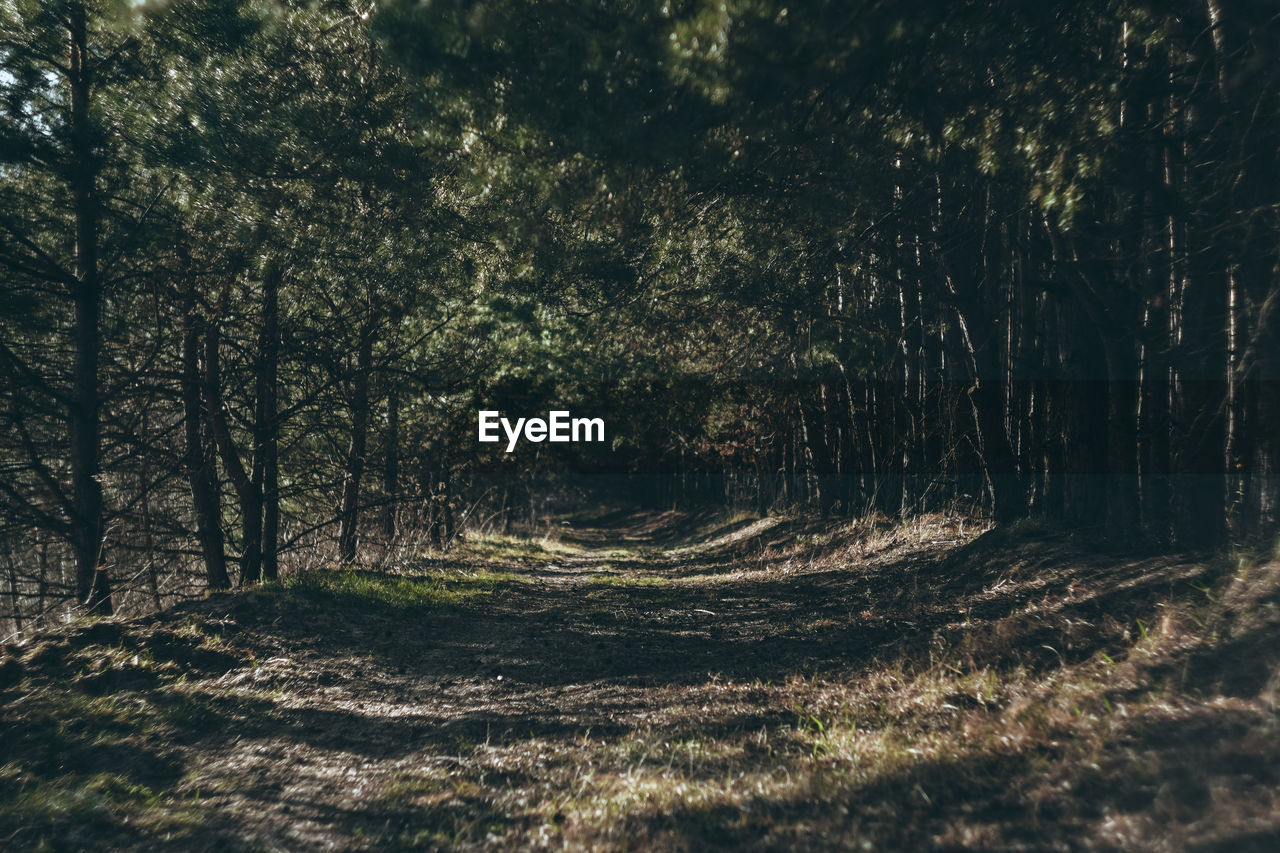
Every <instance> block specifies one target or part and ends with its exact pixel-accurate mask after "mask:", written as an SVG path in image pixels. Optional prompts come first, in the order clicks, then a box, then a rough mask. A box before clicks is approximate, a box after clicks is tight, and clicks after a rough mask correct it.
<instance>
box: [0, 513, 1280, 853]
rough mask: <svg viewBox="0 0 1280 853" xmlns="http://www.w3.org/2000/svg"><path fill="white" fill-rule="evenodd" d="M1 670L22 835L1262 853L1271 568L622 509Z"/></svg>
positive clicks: (3, 799) (0, 833)
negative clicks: (1249, 852) (607, 523)
mask: <svg viewBox="0 0 1280 853" xmlns="http://www.w3.org/2000/svg"><path fill="white" fill-rule="evenodd" d="M611 523H613V524H614V525H615V526H613V527H610V528H601V527H596V528H582V527H578V528H569V529H567V530H566V531H565V533H564V534H563V537H562V539H561V540H559V541H558V542H557V543H552V544H551V545H548V544H546V543H545V542H540V541H536V540H535V541H532V542H526V541H524V540H519V539H515V538H510V537H492V538H486V539H484V540H481V541H479V542H474V543H466V544H465V545H464V546H462V547H460V548H456V549H454V550H453V551H452V552H450V553H449V554H447V555H437V554H431V555H428V557H427V558H425V559H421V560H419V561H418V562H416V563H415V562H413V561H411V560H408V559H405V560H401V561H399V562H398V564H397V565H398V566H399V568H398V570H397V572H395V573H385V572H375V571H369V570H363V569H361V570H357V569H346V568H330V569H324V570H317V571H314V572H311V573H308V574H305V575H301V576H297V577H294V578H291V579H287V580H286V582H285V583H283V584H282V585H279V586H275V587H269V588H266V589H263V590H260V591H255V592H250V593H241V594H236V595H224V596H217V597H213V598H211V599H209V600H207V601H205V602H201V603H199V604H196V605H193V606H190V607H187V608H184V609H181V610H179V611H175V612H173V613H171V614H168V615H165V616H162V617H159V618H155V619H150V620H141V621H134V622H110V621H109V622H100V623H96V624H91V625H87V626H85V627H83V628H77V629H73V630H72V631H69V632H65V633H63V634H54V635H47V636H42V637H37V638H34V639H32V640H30V641H28V642H27V643H25V644H23V645H21V646H17V647H11V648H8V649H7V650H6V651H5V655H4V657H3V658H2V659H0V675H2V676H3V680H0V691H3V692H0V701H3V710H2V712H0V713H2V717H0V721H2V723H3V726H4V731H5V746H6V749H7V752H8V754H7V757H6V758H5V759H4V760H5V763H4V764H3V766H0V837H4V838H6V839H9V843H13V844H16V845H17V846H18V848H26V847H32V848H34V847H39V846H40V845H41V844H45V845H47V846H50V847H53V848H67V847H83V846H93V845H98V846H102V847H110V848H117V849H131V848H132V849H157V848H162V849H163V848H167V849H174V850H189V849H201V848H202V847H207V848H216V847H219V846H221V847H232V848H238V847H265V848H272V847H277V848H286V849H322V848H323V849H329V848H337V849H368V850H382V849H387V848H389V847H390V848H394V847H398V846H403V847H441V848H451V849H468V848H486V849H528V848H535V849H539V848H541V849H566V848H567V849H575V850H576V849H586V850H591V849H605V850H613V849H634V848H637V847H640V848H644V847H652V848H661V849H687V850H701V849H707V848H717V847H718V848H722V849H740V848H764V849H773V848H791V847H794V848H800V849H824V848H825V849H849V848H855V849H857V848H861V847H867V846H869V847H870V848H871V849H886V848H887V849H929V848H934V849H974V850H985V849H993V848H996V849H1010V848H1029V849H1054V848H1063V849H1066V848H1076V847H1112V848H1121V849H1136V850H1142V849H1149V850H1162V849H1221V850H1236V849H1259V850H1261V849H1268V850H1269V849H1272V847H1273V843H1272V842H1274V841H1275V840H1276V839H1277V834H1278V833H1280V818H1277V817H1276V816H1277V815H1280V769H1277V768H1280V731H1278V719H1277V712H1276V709H1277V704H1276V703H1277V698H1278V696H1280V676H1278V674H1277V673H1278V667H1277V654H1278V650H1280V642H1278V641H1280V613H1278V611H1280V593H1278V592H1277V591H1278V590H1280V564H1277V563H1274V562H1266V561H1265V560H1262V559H1257V558H1242V557H1241V555H1235V556H1233V557H1231V558H1229V559H1228V558H1222V559H1219V560H1217V561H1204V560H1191V559H1182V558H1167V557H1133V556H1128V557H1113V556H1107V555H1105V554H1103V553H1100V552H1098V551H1097V550H1096V549H1090V548H1087V547H1082V546H1081V544H1080V543H1077V542H1075V541H1073V540H1072V539H1071V538H1070V537H1065V536H1057V537H1046V536H1044V535H1043V534H1042V533H1040V532H1037V531H1029V530H1021V531H1016V530H1015V531H1012V532H998V533H992V534H989V535H986V536H981V537H979V534H981V533H982V529H981V528H974V527H973V526H972V525H966V524H965V523H964V522H960V521H958V520H956V519H947V518H943V517H928V518H923V519H918V520H916V521H915V522H913V523H911V524H906V525H903V524H897V523H887V522H885V521H883V520H881V521H875V520H868V521H864V522H859V523H856V524H851V523H836V522H819V521H814V520H811V519H809V520H806V519H767V520H753V519H749V518H739V519H729V520H725V519H724V518H703V519H698V520H696V521H694V522H690V521H689V520H688V519H683V520H682V519H679V518H675V517H670V516H668V517H655V516H642V515H631V516H624V517H622V518H621V519H619V518H616V517H615V518H612V519H611Z"/></svg>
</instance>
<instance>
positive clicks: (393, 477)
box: [382, 378, 400, 542]
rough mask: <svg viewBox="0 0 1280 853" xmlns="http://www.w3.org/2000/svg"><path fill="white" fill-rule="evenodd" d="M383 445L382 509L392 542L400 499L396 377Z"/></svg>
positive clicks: (384, 529)
mask: <svg viewBox="0 0 1280 853" xmlns="http://www.w3.org/2000/svg"><path fill="white" fill-rule="evenodd" d="M382 445H383V452H382V494H383V498H384V499H385V500H386V502H387V504H386V506H385V507H384V508H383V510H382V532H383V533H384V534H386V537H387V541H388V542H390V541H391V540H392V539H393V538H395V535H396V512H397V510H398V506H397V505H398V503H399V500H400V388H399V386H398V385H397V383H396V380H395V379H394V378H392V379H391V380H390V381H389V384H388V387H387V424H386V429H385V431H384V433H383V441H382Z"/></svg>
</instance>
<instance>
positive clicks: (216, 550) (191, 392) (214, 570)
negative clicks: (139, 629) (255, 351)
mask: <svg viewBox="0 0 1280 853" xmlns="http://www.w3.org/2000/svg"><path fill="white" fill-rule="evenodd" d="M182 408H183V414H184V427H185V433H186V445H187V446H186V469H187V480H188V482H189V484H190V486H191V504H192V507H193V508H194V510H195V516H196V538H197V539H198V540H199V541H200V551H201V553H202V554H203V555H204V569H205V577H206V579H207V581H208V584H209V589H229V588H230V587H231V578H230V577H228V575H227V557H226V552H225V550H224V547H223V541H222V511H221V506H220V503H221V501H220V497H219V495H218V480H217V470H216V467H215V464H216V463H215V461H214V458H213V454H212V453H211V452H210V448H209V446H208V442H206V440H205V429H204V420H205V419H204V407H203V405H202V404H201V401H200V322H199V320H198V318H197V317H196V315H195V308H194V306H192V305H188V306H187V314H186V317H185V318H184V328H183V332H182Z"/></svg>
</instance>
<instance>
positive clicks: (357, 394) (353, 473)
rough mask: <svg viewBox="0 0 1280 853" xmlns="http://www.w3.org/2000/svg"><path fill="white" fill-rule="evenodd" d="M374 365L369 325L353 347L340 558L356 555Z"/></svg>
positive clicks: (347, 558)
mask: <svg viewBox="0 0 1280 853" xmlns="http://www.w3.org/2000/svg"><path fill="white" fill-rule="evenodd" d="M372 367H373V329H372V324H370V325H368V326H366V327H365V328H363V329H361V331H360V343H359V345H358V347H357V350H356V364H355V377H354V381H353V389H352V390H353V394H352V398H351V445H350V447H349V449H348V450H347V476H346V479H345V481H344V482H343V486H342V508H341V511H340V515H341V519H342V522H341V527H340V529H339V532H338V553H339V555H340V556H341V558H342V559H343V560H346V561H348V562H349V561H351V560H354V559H355V557H356V545H357V544H358V542H359V526H360V480H361V478H362V477H363V476H364V467H365V445H366V442H367V439H368V432H369V371H370V370H371V369H372Z"/></svg>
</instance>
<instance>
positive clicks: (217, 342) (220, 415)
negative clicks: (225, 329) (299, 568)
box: [204, 323, 262, 586]
mask: <svg viewBox="0 0 1280 853" xmlns="http://www.w3.org/2000/svg"><path fill="white" fill-rule="evenodd" d="M221 337H222V336H221V334H220V332H219V329H218V325H217V323H210V324H209V326H208V327H207V329H206V331H205V339H204V352H205V356H204V368H205V369H204V394H205V408H206V412H207V414H208V418H209V428H210V431H211V432H212V433H213V440H214V444H215V445H216V446H217V448H218V455H219V456H221V457H222V465H223V468H224V469H225V470H226V472H227V476H228V477H229V478H230V479H231V484H232V486H234V487H235V490H236V494H237V495H238V496H239V498H240V531H241V541H240V585H241V586H246V585H248V584H254V583H257V582H258V581H259V580H260V579H261V577H262V490H261V482H260V481H258V482H255V481H254V480H253V479H252V478H251V477H250V475H249V473H248V472H246V471H245V469H244V463H242V462H241V461H240V452H239V451H238V450H237V449H236V446H235V442H234V440H233V439H232V437H231V430H230V428H229V426H228V425H227V414H226V411H225V407H224V405H223V402H222V368H221V357H220V352H219V351H220V349H221V345H222V341H221Z"/></svg>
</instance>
